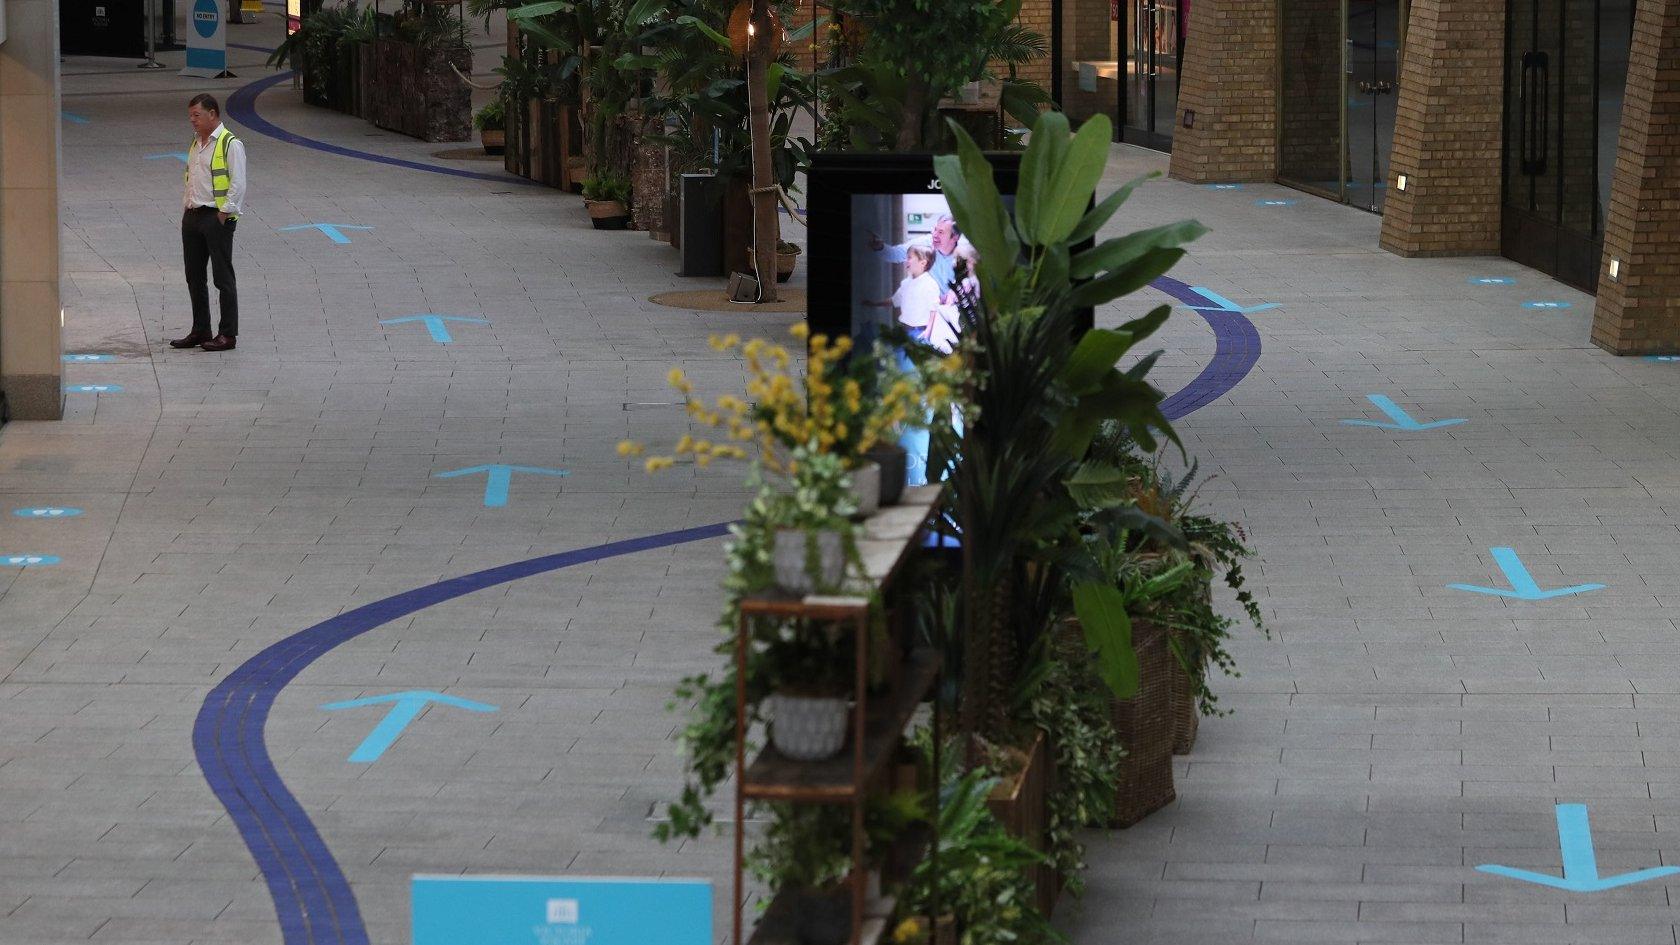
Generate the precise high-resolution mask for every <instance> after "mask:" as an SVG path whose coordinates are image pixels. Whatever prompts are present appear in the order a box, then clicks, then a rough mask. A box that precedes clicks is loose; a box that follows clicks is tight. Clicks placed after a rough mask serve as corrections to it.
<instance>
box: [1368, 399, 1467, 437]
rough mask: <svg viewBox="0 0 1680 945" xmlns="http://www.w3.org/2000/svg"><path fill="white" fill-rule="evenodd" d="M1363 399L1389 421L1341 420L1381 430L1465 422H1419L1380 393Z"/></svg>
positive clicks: (1421, 427) (1462, 420)
mask: <svg viewBox="0 0 1680 945" xmlns="http://www.w3.org/2000/svg"><path fill="white" fill-rule="evenodd" d="M1365 399H1366V400H1369V401H1370V402H1371V403H1373V404H1375V405H1376V407H1377V409H1378V410H1381V411H1382V412H1383V413H1385V414H1387V415H1388V419H1389V422H1388V423H1383V422H1382V421H1381V420H1343V421H1342V422H1343V423H1345V424H1348V425H1349V426H1355V427H1378V428H1380V429H1383V430H1434V429H1436V428H1438V427H1450V426H1453V425H1454V424H1459V423H1464V422H1466V421H1465V420H1464V419H1463V418H1462V417H1461V418H1457V419H1453V420H1432V421H1430V422H1428V423H1419V422H1418V421H1416V420H1413V419H1412V417H1411V415H1410V414H1408V413H1406V411H1405V410H1404V409H1402V408H1401V407H1400V405H1399V404H1397V403H1395V402H1394V401H1392V400H1390V399H1389V398H1387V397H1385V396H1383V395H1382V394H1366V395H1365Z"/></svg>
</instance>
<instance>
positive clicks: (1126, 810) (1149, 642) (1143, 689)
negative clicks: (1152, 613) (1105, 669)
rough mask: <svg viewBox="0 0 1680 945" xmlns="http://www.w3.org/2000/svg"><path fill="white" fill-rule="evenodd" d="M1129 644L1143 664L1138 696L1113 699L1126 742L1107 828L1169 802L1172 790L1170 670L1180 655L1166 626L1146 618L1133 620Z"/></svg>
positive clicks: (1118, 727) (1116, 719)
mask: <svg viewBox="0 0 1680 945" xmlns="http://www.w3.org/2000/svg"><path fill="white" fill-rule="evenodd" d="M1132 647H1133V648H1134V649H1135V650H1136V651H1137V655H1138V665H1139V668H1140V669H1141V673H1140V681H1139V684H1138V692H1137V695H1135V696H1133V697H1132V698H1130V699H1113V700H1111V701H1110V707H1111V709H1112V712H1113V721H1114V731H1115V734H1116V735H1118V736H1119V738H1120V744H1121V745H1123V746H1125V749H1126V758H1125V760H1124V761H1122V762H1121V764H1120V779H1119V784H1118V786H1117V787H1116V789H1115V799H1114V819H1113V820H1111V821H1110V822H1109V826H1111V827H1130V826H1131V825H1132V824H1135V823H1137V822H1138V821H1140V820H1142V819H1143V818H1145V817H1147V816H1149V815H1150V814H1152V813H1154V812H1155V811H1158V810H1160V809H1161V808H1163V807H1165V806H1167V805H1168V804H1171V803H1172V801H1173V798H1174V797H1175V796H1176V795H1175V794H1174V792H1173V769H1172V756H1173V742H1174V740H1175V733H1176V726H1175V725H1174V715H1173V699H1172V693H1173V688H1174V687H1173V670H1174V668H1175V667H1176V666H1177V665H1178V659H1177V658H1176V657H1174V656H1173V653H1172V647H1171V646H1170V645H1169V643H1168V639H1167V629H1166V628H1165V627H1163V626H1161V625H1160V624H1157V623H1153V622H1151V621H1147V620H1137V621H1134V622H1133V623H1132Z"/></svg>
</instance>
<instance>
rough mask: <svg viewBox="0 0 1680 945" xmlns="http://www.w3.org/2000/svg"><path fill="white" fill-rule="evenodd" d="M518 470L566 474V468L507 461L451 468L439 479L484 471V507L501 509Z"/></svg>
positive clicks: (473, 474) (535, 473) (555, 474)
mask: <svg viewBox="0 0 1680 945" xmlns="http://www.w3.org/2000/svg"><path fill="white" fill-rule="evenodd" d="M516 472H520V473H530V474H532V475H536V476H565V475H568V473H567V472H566V471H565V470H564V469H547V468H545V467H542V466H509V465H507V464H506V463H494V464H490V465H486V466H468V467H467V468H465V469H451V470H450V471H448V472H440V473H437V474H436V475H437V478H439V479H456V478H459V477H461V476H476V475H478V474H479V473H484V507H485V508H487V509H499V508H502V507H503V506H505V505H507V504H508V489H509V487H510V486H512V485H513V474H514V473H516Z"/></svg>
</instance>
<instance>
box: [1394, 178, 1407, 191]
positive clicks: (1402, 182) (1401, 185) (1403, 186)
mask: <svg viewBox="0 0 1680 945" xmlns="http://www.w3.org/2000/svg"><path fill="white" fill-rule="evenodd" d="M1394 186H1395V187H1397V188H1399V189H1400V190H1405V189H1406V175H1404V174H1401V175H1400V179H1399V180H1397V181H1395V182H1394Z"/></svg>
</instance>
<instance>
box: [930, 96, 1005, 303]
mask: <svg viewBox="0 0 1680 945" xmlns="http://www.w3.org/2000/svg"><path fill="white" fill-rule="evenodd" d="M950 127H951V131H952V133H953V134H954V135H956V138H957V153H956V154H954V155H953V154H941V155H939V156H937V157H935V158H934V159H933V166H934V170H935V172H937V173H938V175H939V184H940V190H941V192H943V193H944V195H945V199H946V201H947V202H948V203H950V205H951V214H952V215H953V216H954V217H956V219H957V225H958V226H959V227H961V228H962V232H963V235H965V236H967V237H968V240H969V242H971V243H973V244H974V248H975V249H976V250H977V251H978V252H979V254H980V258H981V260H993V259H995V260H1000V261H1002V260H1007V261H1008V262H1000V264H998V265H982V266H981V267H980V278H981V281H982V282H983V283H984V286H983V291H985V292H986V293H987V294H988V295H990V294H991V291H992V289H993V288H994V287H996V280H997V278H998V276H999V275H1001V274H1002V273H1003V272H1004V271H1006V270H1009V269H1011V268H1013V267H1012V265H1011V263H1012V262H1013V261H1014V260H1015V258H1016V257H1017V256H1019V255H1020V252H1021V246H1020V242H1019V240H1018V239H1017V237H1016V236H1015V228H1014V227H1013V226H1012V225H1011V223H1010V220H1009V212H1008V210H1006V209H1005V208H1004V205H1003V198H1002V197H1000V196H999V195H998V189H997V183H996V182H995V181H994V180H993V179H992V163H991V162H990V161H988V160H986V156H985V155H984V154H982V153H981V151H980V147H979V146H978V145H976V144H975V143H974V139H973V138H971V137H969V136H968V132H966V131H964V130H963V129H962V126H961V125H958V124H957V123H956V122H951V123H950Z"/></svg>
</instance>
